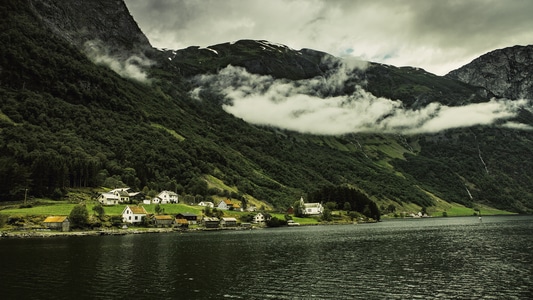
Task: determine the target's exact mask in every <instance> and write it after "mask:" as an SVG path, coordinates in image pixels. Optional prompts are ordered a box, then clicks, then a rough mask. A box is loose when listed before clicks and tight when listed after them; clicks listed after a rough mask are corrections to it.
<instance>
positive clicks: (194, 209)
mask: <svg viewBox="0 0 533 300" xmlns="http://www.w3.org/2000/svg"><path fill="white" fill-rule="evenodd" d="M74 206H76V204H72V203H65V202H62V201H47V202H46V204H45V205H35V206H33V207H29V208H10V209H4V210H0V213H1V214H5V215H14V216H15V215H16V216H23V215H43V216H52V215H59V216H67V215H69V214H70V211H71V210H72V208H73V207H74ZM93 206H94V204H87V210H88V211H89V213H92V212H93V210H92V208H93ZM141 206H144V208H145V209H146V211H147V212H148V213H155V206H156V204H149V205H141ZM125 207H126V205H125V204H121V205H115V206H104V211H105V214H106V215H121V214H122V211H123V210H124V208H125ZM161 208H162V209H164V213H166V214H177V213H184V212H190V213H193V214H197V215H198V214H201V213H202V208H201V207H199V206H189V205H185V204H161Z"/></svg>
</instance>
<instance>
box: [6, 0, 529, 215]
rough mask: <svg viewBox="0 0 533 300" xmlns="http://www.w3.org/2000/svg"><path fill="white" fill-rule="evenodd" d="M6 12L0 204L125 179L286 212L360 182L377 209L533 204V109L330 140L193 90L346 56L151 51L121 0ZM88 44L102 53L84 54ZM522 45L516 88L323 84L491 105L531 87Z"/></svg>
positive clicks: (388, 78)
mask: <svg viewBox="0 0 533 300" xmlns="http://www.w3.org/2000/svg"><path fill="white" fill-rule="evenodd" d="M0 8H1V9H2V10H1V11H2V17H4V18H3V21H0V22H2V23H0V24H2V25H1V26H2V27H3V28H2V29H3V30H2V31H0V32H1V34H0V42H1V43H2V45H5V47H4V49H3V51H2V52H0V96H1V101H0V150H1V151H0V201H3V200H4V199H20V197H21V195H22V194H21V191H24V189H26V188H28V189H29V191H30V194H31V195H35V196H48V197H62V196H64V194H65V189H66V188H72V187H89V188H98V187H100V186H102V185H106V186H111V185H112V186H115V185H128V186H130V187H132V188H134V189H138V190H141V189H147V190H158V189H167V190H173V191H177V192H178V193H180V194H183V195H187V196H188V197H189V198H190V199H197V198H198V199H205V198H208V197H211V196H215V195H222V196H226V197H227V196H234V197H238V198H244V199H259V200H261V201H264V202H268V203H270V204H273V205H274V206H275V207H276V208H278V209H280V210H283V209H284V208H287V207H288V206H290V205H292V204H293V203H294V200H297V199H300V197H301V196H302V195H306V194H307V193H310V192H312V191H313V190H315V189H318V188H320V187H323V186H331V185H332V186H348V187H352V188H355V189H357V190H359V191H361V192H362V193H364V194H365V195H368V196H369V197H370V198H371V199H373V200H375V201H376V202H377V203H378V204H379V205H380V207H383V208H387V207H389V206H390V205H393V206H396V207H398V209H399V208H400V207H401V208H402V209H403V210H415V209H421V208H423V207H424V208H429V210H430V211H431V210H432V209H433V210H434V211H443V210H445V208H446V205H445V203H447V202H457V203H462V204H464V205H467V206H470V207H474V206H475V205H476V204H480V203H481V204H488V205H492V206H495V207H498V208H504V209H509V210H513V211H517V212H533V191H532V190H531V186H533V161H530V160H527V159H524V157H531V156H532V155H533V152H532V151H533V150H532V149H533V134H532V132H531V131H529V130H527V129H528V128H530V127H531V126H533V116H532V113H531V108H530V107H525V108H523V109H521V110H520V111H519V113H518V114H517V115H516V116H514V117H513V118H511V119H509V120H504V121H498V122H495V123H493V124H490V125H476V126H471V127H457V128H452V129H448V130H445V131H438V132H435V133H425V134H409V135H404V134H402V133H396V134H384V133H379V132H370V133H359V134H355V133H350V134H344V135H342V136H331V135H328V136H324V135H314V134H300V133H297V132H293V131H290V130H284V129H280V128H275V127H270V126H257V125H252V124H249V123H246V122H244V121H243V120H242V119H239V118H236V117H234V116H232V115H230V114H228V113H227V112H226V111H224V110H223V109H222V108H221V107H222V105H223V104H225V103H227V102H226V101H227V99H225V98H224V95H223V94H221V93H219V92H218V91H215V90H212V89H211V90H210V89H208V87H207V88H204V89H203V90H202V92H201V95H200V96H201V97H199V99H195V98H193V97H192V96H191V92H192V91H193V90H195V89H196V88H197V84H198V83H197V81H195V78H197V76H199V77H202V76H215V77H216V76H217V74H219V72H220V71H221V70H223V69H225V68H227V67H228V66H230V65H231V66H234V67H240V68H243V69H245V70H246V71H247V72H249V73H250V74H255V75H261V76H265V77H269V76H270V77H272V80H279V82H282V83H287V84H291V85H292V86H294V87H298V86H299V85H300V86H301V85H303V84H304V80H315V81H316V82H322V81H323V82H326V83H327V82H328V80H329V79H331V78H330V77H331V76H335V75H336V74H337V73H338V71H339V69H342V68H344V67H346V66H345V64H346V61H344V60H342V59H340V58H336V57H334V56H332V55H329V54H327V53H323V52H320V51H315V50H311V49H301V50H295V49H290V48H288V47H286V46H284V45H279V44H275V43H271V42H267V41H253V40H241V41H237V42H234V43H223V44H219V45H213V46H209V47H207V48H199V47H189V48H186V49H181V50H169V49H162V50H158V49H154V48H153V47H152V46H151V45H150V43H149V41H148V39H147V38H146V37H145V36H144V34H143V33H142V31H141V30H140V29H139V27H138V26H137V24H136V23H135V21H134V20H133V18H132V16H131V15H129V13H128V11H127V7H126V6H125V4H124V2H123V1H104V0H101V1H96V0H95V1H82V0H72V1H60V0H42V1H37V0H22V1H15V0H7V1H2V2H1V3H0ZM95 41H97V42H95ZM87 43H95V44H91V45H93V46H94V45H95V46H96V48H97V49H96V50H95V49H93V50H94V51H96V52H98V51H101V52H103V54H105V55H106V59H107V60H105V61H103V62H102V60H94V59H93V60H92V61H91V60H89V59H88V57H90V58H93V57H91V55H94V52H91V51H92V50H90V49H89V50H88V49H87ZM525 50H527V51H525ZM525 50H524V49H522V48H519V47H518V48H515V47H511V48H510V49H509V50H506V51H505V53H506V54H505V55H504V56H506V57H510V58H513V59H512V60H509V62H508V63H505V65H506V66H508V68H509V70H508V72H507V74H508V76H509V79H508V80H507V81H505V82H507V85H508V86H516V88H512V89H510V88H509V87H507V88H505V87H506V84H504V83H500V82H499V81H498V84H492V85H491V84H485V85H483V84H477V83H470V82H471V81H470V80H471V79H467V77H468V76H466V75H465V76H462V77H461V78H462V79H461V78H459V75H454V74H456V73H454V72H455V71H454V72H451V73H450V74H449V75H448V76H437V75H434V74H431V73H428V72H425V71H424V70H421V69H418V68H412V67H402V68H398V67H395V66H388V65H382V64H377V63H372V62H359V65H356V66H355V67H353V68H347V69H346V71H345V73H343V74H342V75H344V76H345V78H343V80H342V81H340V82H339V84H338V86H339V88H335V89H333V88H332V89H324V90H315V91H314V93H315V94H317V95H319V96H324V99H323V101H331V99H330V98H333V97H341V96H346V95H348V96H349V95H351V94H352V93H353V92H354V91H359V89H361V90H363V91H364V92H365V93H368V94H369V95H371V96H372V97H370V98H371V101H369V102H370V103H371V102H372V101H389V102H387V103H390V102H394V103H400V102H401V106H399V107H398V109H402V110H405V111H408V112H411V111H412V112H419V111H423V110H424V109H426V108H427V107H428V106H438V107H444V106H445V107H444V108H443V110H444V109H449V108H450V107H463V106H467V105H471V104H487V103H489V101H490V99H491V98H493V97H495V96H498V97H499V96H501V95H507V94H506V93H510V94H508V95H509V97H508V98H511V99H517V98H513V97H514V95H528V94H527V93H528V85H527V84H528V83H527V80H526V79H525V77H527V74H529V73H527V72H528V70H527V67H525V66H526V65H528V63H530V62H531V59H530V58H528V56H527V53H529V52H528V51H529V48H528V49H525ZM515 52H516V53H515ZM498 55H499V56H498V57H499V58H498V59H496V60H497V61H500V60H502V59H503V55H501V54H498ZM107 56H109V57H107ZM131 57H136V59H135V60H132V61H131V60H130V62H131V65H128V67H131V66H133V67H135V68H136V69H135V70H136V71H139V72H142V73H143V77H128V76H124V75H123V74H121V73H120V72H117V71H115V72H112V71H111V70H110V69H109V68H108V67H106V66H109V67H110V68H112V65H113V64H114V63H115V62H117V61H118V62H120V61H121V60H122V61H128V60H129V59H130V58H131ZM524 60H526V61H525V62H524ZM503 61H505V60H503ZM511 61H516V62H523V63H522V64H515V63H510V62H511ZM517 66H518V67H517ZM466 67H467V66H465V67H464V68H465V69H464V70H467V69H469V68H470V69H473V67H472V66H471V67H469V68H466ZM515 67H517V68H519V69H516V70H515V69H514V68H515ZM491 68H492V69H491V70H493V71H497V70H496V69H495V67H491ZM127 69H128V70H130V68H127ZM503 69H505V68H503ZM342 70H344V69H342ZM479 70H483V69H482V67H481V65H479ZM505 70H506V69H505ZM457 72H459V71H458V70H457ZM465 72H466V71H465ZM469 72H470V73H469ZM469 72H466V73H465V74H476V76H477V77H479V76H481V77H482V76H484V75H483V74H484V73H483V72H471V71H469ZM118 74H120V75H122V76H119V75H118ZM514 74H517V76H516V77H513V76H514ZM476 76H474V75H472V76H471V77H472V78H474V77H476ZM495 76H496V75H495ZM498 76H499V75H497V76H496V77H498ZM477 77H476V78H477ZM489 77H490V76H489ZM131 78H133V79H131ZM469 78H470V77H469ZM498 78H499V77H498ZM230 79H231V78H230ZM472 80H473V79H472ZM515 82H516V83H515ZM235 84H238V82H237V83H235ZM495 87H498V88H495ZM500 87H504V88H503V89H500ZM513 89H514V90H513ZM511 90H512V92H513V93H511V92H510V91H511ZM515 92H516V93H515ZM380 97H381V98H382V99H379V98H380ZM349 100H350V101H356V100H357V99H356V98H349ZM350 104H353V103H350ZM437 104H438V105H437ZM398 105H400V104H398ZM368 113H371V112H368ZM436 113H438V111H436ZM391 115H394V111H392V112H391V113H390V114H389V115H385V116H383V117H382V118H384V119H386V118H388V117H390V116H391ZM362 117H363V116H362ZM507 121H508V122H509V123H511V125H509V126H504V125H506V123H505V122H507ZM331 122H335V120H332V121H331ZM512 126H515V127H512ZM528 126H529V127H528ZM516 128H521V129H524V130H517V129H516ZM22 193H23V192H22ZM195 197H196V198H195Z"/></svg>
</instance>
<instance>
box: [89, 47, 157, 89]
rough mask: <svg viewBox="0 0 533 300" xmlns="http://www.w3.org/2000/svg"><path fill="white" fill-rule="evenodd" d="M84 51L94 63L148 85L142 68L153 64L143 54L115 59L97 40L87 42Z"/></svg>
mask: <svg viewBox="0 0 533 300" xmlns="http://www.w3.org/2000/svg"><path fill="white" fill-rule="evenodd" d="M84 50H85V53H86V54H87V57H89V59H90V60H92V61H93V62H94V63H97V64H102V65H106V66H108V67H109V68H110V69H111V70H113V71H114V72H115V73H117V74H119V75H120V76H122V77H126V78H130V79H134V80H137V81H139V82H144V83H149V80H148V79H147V74H146V72H145V71H144V68H145V67H149V66H151V65H153V64H154V62H153V61H152V60H150V59H148V58H147V57H146V56H144V54H142V53H139V54H138V55H131V56H129V57H126V58H122V57H115V56H113V55H110V54H109V51H107V49H106V47H105V46H104V45H103V43H101V42H100V41H98V40H93V41H87V42H86V43H85V44H84Z"/></svg>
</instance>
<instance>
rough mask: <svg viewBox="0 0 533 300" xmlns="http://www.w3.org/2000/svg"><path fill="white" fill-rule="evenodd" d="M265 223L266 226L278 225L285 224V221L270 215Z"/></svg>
mask: <svg viewBox="0 0 533 300" xmlns="http://www.w3.org/2000/svg"><path fill="white" fill-rule="evenodd" d="M266 225H267V226H268V227H280V226H284V225H287V221H285V220H280V219H278V218H276V217H272V218H271V219H270V220H267V221H266Z"/></svg>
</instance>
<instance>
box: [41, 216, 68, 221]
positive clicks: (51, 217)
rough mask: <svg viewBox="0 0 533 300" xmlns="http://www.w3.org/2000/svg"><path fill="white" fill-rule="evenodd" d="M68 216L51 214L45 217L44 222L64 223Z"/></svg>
mask: <svg viewBox="0 0 533 300" xmlns="http://www.w3.org/2000/svg"><path fill="white" fill-rule="evenodd" d="M65 220H67V216H50V217H47V218H46V219H44V223H63V222H64V221H65Z"/></svg>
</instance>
